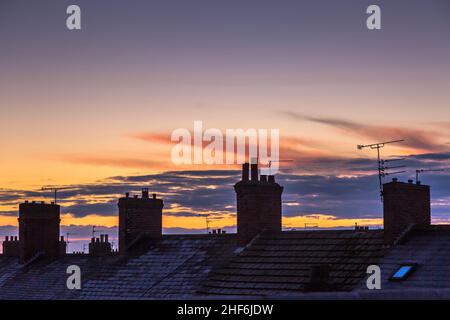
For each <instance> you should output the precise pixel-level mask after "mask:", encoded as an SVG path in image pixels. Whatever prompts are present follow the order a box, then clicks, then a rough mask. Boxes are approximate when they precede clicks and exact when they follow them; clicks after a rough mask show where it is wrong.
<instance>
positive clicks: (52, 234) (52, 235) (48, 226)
mask: <svg viewBox="0 0 450 320" xmlns="http://www.w3.org/2000/svg"><path fill="white" fill-rule="evenodd" d="M59 214H60V206H59V205H56V204H46V203H36V202H34V201H33V202H32V203H29V202H25V203H21V204H20V205H19V239H20V241H19V243H20V245H19V247H20V250H19V251H20V262H21V263H26V262H27V261H28V260H30V259H31V258H33V257H34V256H35V255H36V254H38V253H41V254H43V255H44V256H46V257H48V258H57V257H58V256H60V241H59V240H60V238H59V223H60V218H59Z"/></svg>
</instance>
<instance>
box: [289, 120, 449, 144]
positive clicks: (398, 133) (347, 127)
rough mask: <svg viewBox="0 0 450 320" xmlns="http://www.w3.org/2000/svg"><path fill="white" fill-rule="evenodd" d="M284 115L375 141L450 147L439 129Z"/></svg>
mask: <svg viewBox="0 0 450 320" xmlns="http://www.w3.org/2000/svg"><path fill="white" fill-rule="evenodd" d="M282 115H284V116H286V117H289V118H290V119H294V120H297V121H310V122H314V123H318V124H322V125H327V126H330V127H332V128H334V129H336V130H337V131H338V132H340V133H343V134H346V135H353V136H359V137H364V138H367V139H372V140H373V141H375V142H376V141H387V140H392V139H404V140H405V142H404V143H402V145H403V146H405V147H409V148H412V149H415V150H417V151H444V150H445V149H448V147H446V146H445V143H442V142H439V139H438V137H440V136H441V135H440V133H439V131H427V130H419V129H412V128H401V127H397V126H396V127H393V126H383V125H372V124H362V123H357V122H353V121H349V120H345V119H340V118H331V117H318V116H310V115H304V114H301V113H297V112H293V111H283V112H282Z"/></svg>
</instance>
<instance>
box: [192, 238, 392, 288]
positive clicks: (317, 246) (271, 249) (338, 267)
mask: <svg viewBox="0 0 450 320" xmlns="http://www.w3.org/2000/svg"><path fill="white" fill-rule="evenodd" d="M383 254H384V246H383V231H382V230H368V231H353V230H340V231H337V230H325V231H290V232H282V233H278V234H265V235H262V236H261V237H260V238H259V239H257V240H256V241H255V242H254V243H252V245H251V246H250V247H249V248H247V249H246V250H245V251H243V252H242V253H241V254H240V255H239V256H238V257H236V258H235V259H233V260H232V261H231V262H230V263H229V264H228V265H226V266H225V267H224V268H222V269H220V270H218V271H216V272H214V273H213V274H212V275H211V277H210V278H209V279H208V281H207V282H206V283H205V285H204V286H203V287H202V289H201V292H203V293H205V294H217V295H255V296H261V295H264V296H271V295H277V294H285V293H295V292H299V291H303V290H307V289H308V284H309V282H310V273H311V267H312V266H317V265H328V266H329V267H330V269H329V270H330V285H331V286H332V288H333V289H332V290H333V291H348V290H351V289H353V288H354V287H355V286H356V285H357V284H358V283H359V282H360V281H361V280H362V279H363V278H364V277H365V275H366V270H367V266H369V265H371V264H375V263H377V262H378V261H379V260H380V258H381V257H382V256H383Z"/></svg>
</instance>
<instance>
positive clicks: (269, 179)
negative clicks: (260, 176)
mask: <svg viewBox="0 0 450 320" xmlns="http://www.w3.org/2000/svg"><path fill="white" fill-rule="evenodd" d="M268 182H270V183H275V176H272V175H270V176H268Z"/></svg>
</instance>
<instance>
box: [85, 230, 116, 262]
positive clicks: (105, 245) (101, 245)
mask: <svg viewBox="0 0 450 320" xmlns="http://www.w3.org/2000/svg"><path fill="white" fill-rule="evenodd" d="M111 253H112V247H111V243H109V242H108V235H107V234H101V235H100V239H99V238H92V240H91V243H89V255H90V256H93V257H104V256H107V255H110V254H111Z"/></svg>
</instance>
